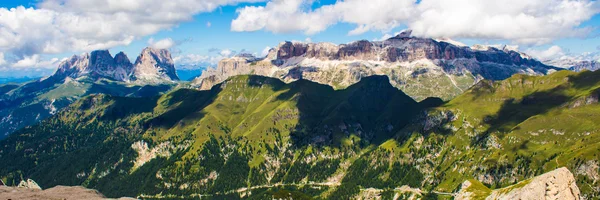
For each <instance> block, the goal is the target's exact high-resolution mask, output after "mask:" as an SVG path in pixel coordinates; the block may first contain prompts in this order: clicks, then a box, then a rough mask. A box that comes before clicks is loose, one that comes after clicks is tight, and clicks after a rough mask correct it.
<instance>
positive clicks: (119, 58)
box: [114, 51, 131, 65]
mask: <svg viewBox="0 0 600 200" xmlns="http://www.w3.org/2000/svg"><path fill="white" fill-rule="evenodd" d="M114 61H115V63H116V64H129V65H131V60H129V57H127V54H125V53H123V52H122V51H121V52H119V53H118V54H117V55H115V59H114Z"/></svg>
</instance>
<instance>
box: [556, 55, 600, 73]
mask: <svg viewBox="0 0 600 200" xmlns="http://www.w3.org/2000/svg"><path fill="white" fill-rule="evenodd" d="M544 63H546V64H548V65H552V66H556V67H561V68H565V69H568V70H572V71H576V72H580V71H583V70H589V71H596V70H598V69H600V61H597V60H583V59H574V58H561V59H557V60H549V61H545V62H544Z"/></svg>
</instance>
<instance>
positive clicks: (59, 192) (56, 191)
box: [0, 186, 133, 200]
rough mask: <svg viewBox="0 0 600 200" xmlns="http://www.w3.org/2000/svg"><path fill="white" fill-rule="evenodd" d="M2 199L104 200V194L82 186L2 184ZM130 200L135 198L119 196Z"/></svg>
mask: <svg viewBox="0 0 600 200" xmlns="http://www.w3.org/2000/svg"><path fill="white" fill-rule="evenodd" d="M0 198H1V199H89V200H104V199H107V198H106V197H105V196H104V195H102V194H101V193H100V192H98V191H96V190H91V189H86V188H84V187H81V186H74V187H70V186H56V187H53V188H50V189H47V190H41V189H29V188H20V187H5V186H0ZM119 199H120V200H128V199H133V198H119Z"/></svg>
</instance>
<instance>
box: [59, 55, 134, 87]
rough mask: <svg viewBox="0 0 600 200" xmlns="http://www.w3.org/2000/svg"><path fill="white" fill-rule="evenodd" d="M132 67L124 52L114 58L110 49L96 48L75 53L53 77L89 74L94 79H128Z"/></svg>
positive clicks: (62, 77)
mask: <svg viewBox="0 0 600 200" xmlns="http://www.w3.org/2000/svg"><path fill="white" fill-rule="evenodd" d="M132 68H133V66H132V64H131V62H130V61H129V59H128V58H127V55H125V54H124V53H123V52H121V53H119V54H117V57H115V58H113V57H112V56H111V54H110V52H109V51H108V50H96V51H92V52H91V53H85V54H83V55H80V56H77V55H74V56H73V57H71V58H70V59H68V60H66V61H63V62H62V63H61V64H60V65H59V66H58V70H57V71H56V73H55V74H54V75H53V77H56V78H59V79H64V78H67V77H69V78H79V77H83V76H87V77H90V78H93V79H98V78H107V79H111V80H116V81H128V80H129V74H130V73H131V70H132Z"/></svg>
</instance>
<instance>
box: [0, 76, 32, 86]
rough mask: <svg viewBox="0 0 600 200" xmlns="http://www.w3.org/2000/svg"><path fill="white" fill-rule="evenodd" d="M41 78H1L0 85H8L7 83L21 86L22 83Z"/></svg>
mask: <svg viewBox="0 0 600 200" xmlns="http://www.w3.org/2000/svg"><path fill="white" fill-rule="evenodd" d="M40 78H41V77H2V78H0V85H1V84H7V83H11V84H20V83H24V82H28V81H32V80H36V79H40Z"/></svg>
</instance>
